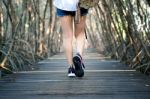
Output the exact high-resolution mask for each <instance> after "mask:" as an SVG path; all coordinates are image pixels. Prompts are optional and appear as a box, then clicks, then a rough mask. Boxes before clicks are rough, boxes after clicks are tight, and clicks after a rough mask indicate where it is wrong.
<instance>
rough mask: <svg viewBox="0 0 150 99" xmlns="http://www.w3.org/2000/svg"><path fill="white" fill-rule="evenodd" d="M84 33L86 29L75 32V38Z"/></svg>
mask: <svg viewBox="0 0 150 99" xmlns="http://www.w3.org/2000/svg"><path fill="white" fill-rule="evenodd" d="M83 35H84V31H80V32H75V38H77V37H79V36H83Z"/></svg>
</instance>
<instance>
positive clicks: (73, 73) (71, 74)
mask: <svg viewBox="0 0 150 99" xmlns="http://www.w3.org/2000/svg"><path fill="white" fill-rule="evenodd" d="M75 76H76V75H75V70H74V68H73V67H70V68H68V77H75Z"/></svg>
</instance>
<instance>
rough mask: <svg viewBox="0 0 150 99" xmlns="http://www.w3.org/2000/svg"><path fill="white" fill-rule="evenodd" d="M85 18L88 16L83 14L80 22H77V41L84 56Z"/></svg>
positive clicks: (78, 47)
mask: <svg viewBox="0 0 150 99" xmlns="http://www.w3.org/2000/svg"><path fill="white" fill-rule="evenodd" d="M85 20H86V16H82V17H81V20H80V23H79V24H75V38H76V43H77V52H78V53H79V54H80V55H81V56H82V55H83V49H84V44H85V31H84V29H85Z"/></svg>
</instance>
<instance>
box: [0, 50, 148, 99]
mask: <svg viewBox="0 0 150 99" xmlns="http://www.w3.org/2000/svg"><path fill="white" fill-rule="evenodd" d="M90 57H92V58H91V59H90ZM104 59H105V58H104V57H103V56H102V55H99V54H98V53H91V52H90V53H89V54H85V60H84V61H85V65H86V70H85V76H84V77H83V78H82V79H80V78H68V77H67V63H66V60H65V58H64V54H63V53H60V54H58V55H55V56H53V57H51V58H50V59H47V60H44V61H41V62H39V63H38V64H36V65H35V66H34V67H38V68H37V69H35V70H34V71H27V72H19V73H16V74H13V75H11V78H5V79H4V80H0V99H28V98H29V99H41V98H42V99H49V98H51V99H53V98H54V99H68V98H72V99H91V98H94V99H100V98H101V99H149V97H150V79H149V78H150V77H149V76H146V75H144V74H141V73H139V72H137V71H135V70H132V69H130V68H129V67H128V66H126V65H124V64H122V63H120V62H119V61H116V60H104Z"/></svg>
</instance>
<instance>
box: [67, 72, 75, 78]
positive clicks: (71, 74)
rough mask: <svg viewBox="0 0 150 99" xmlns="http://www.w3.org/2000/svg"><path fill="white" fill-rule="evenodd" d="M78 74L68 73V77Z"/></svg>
mask: <svg viewBox="0 0 150 99" xmlns="http://www.w3.org/2000/svg"><path fill="white" fill-rule="evenodd" d="M75 76H76V75H75V74H74V73H70V74H68V77H75Z"/></svg>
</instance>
